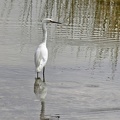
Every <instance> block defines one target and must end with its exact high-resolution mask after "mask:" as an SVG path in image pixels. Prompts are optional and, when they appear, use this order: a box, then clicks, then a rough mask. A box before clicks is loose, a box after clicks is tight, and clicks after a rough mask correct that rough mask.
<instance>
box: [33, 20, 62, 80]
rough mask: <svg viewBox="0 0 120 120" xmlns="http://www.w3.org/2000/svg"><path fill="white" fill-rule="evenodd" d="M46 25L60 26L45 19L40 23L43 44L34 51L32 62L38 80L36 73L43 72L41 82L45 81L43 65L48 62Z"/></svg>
mask: <svg viewBox="0 0 120 120" xmlns="http://www.w3.org/2000/svg"><path fill="white" fill-rule="evenodd" d="M48 23H58V24H61V23H59V22H55V21H53V20H52V19H50V18H45V19H44V20H43V22H42V29H43V42H42V43H41V44H40V45H39V46H38V48H37V50H36V51H35V55H34V62H35V68H36V72H37V78H38V73H39V72H41V71H42V70H43V80H45V78H44V72H45V65H46V63H47V60H48V49H47V47H46V43H47V28H46V26H47V24H48Z"/></svg>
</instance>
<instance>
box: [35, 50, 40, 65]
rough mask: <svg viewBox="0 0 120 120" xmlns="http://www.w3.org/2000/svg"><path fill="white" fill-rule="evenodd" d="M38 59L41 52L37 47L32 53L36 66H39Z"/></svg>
mask: <svg viewBox="0 0 120 120" xmlns="http://www.w3.org/2000/svg"><path fill="white" fill-rule="evenodd" d="M40 60H41V53H40V51H39V49H37V50H36V52H35V55H34V62H35V66H36V67H39V65H40Z"/></svg>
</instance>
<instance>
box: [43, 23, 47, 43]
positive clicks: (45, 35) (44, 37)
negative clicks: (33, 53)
mask: <svg viewBox="0 0 120 120" xmlns="http://www.w3.org/2000/svg"><path fill="white" fill-rule="evenodd" d="M42 29H43V42H44V43H45V44H46V42H47V25H46V23H43V24H42Z"/></svg>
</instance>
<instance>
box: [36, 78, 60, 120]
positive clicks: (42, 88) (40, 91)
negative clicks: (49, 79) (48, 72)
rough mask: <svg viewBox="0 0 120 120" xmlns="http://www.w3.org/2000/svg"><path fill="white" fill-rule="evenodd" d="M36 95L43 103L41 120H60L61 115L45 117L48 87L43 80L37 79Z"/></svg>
mask: <svg viewBox="0 0 120 120" xmlns="http://www.w3.org/2000/svg"><path fill="white" fill-rule="evenodd" d="M34 93H35V94H36V97H37V99H39V100H40V102H41V113H40V120H59V118H60V116H59V115H54V116H48V115H45V98H46V95H47V85H46V83H45V82H43V81H42V79H41V78H35V83H34Z"/></svg>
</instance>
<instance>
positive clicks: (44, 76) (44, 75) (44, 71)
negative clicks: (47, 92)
mask: <svg viewBox="0 0 120 120" xmlns="http://www.w3.org/2000/svg"><path fill="white" fill-rule="evenodd" d="M43 82H45V67H43Z"/></svg>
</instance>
